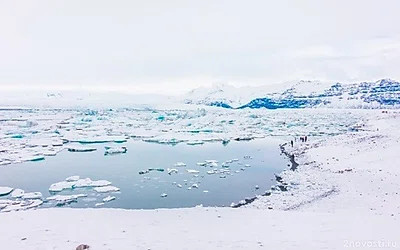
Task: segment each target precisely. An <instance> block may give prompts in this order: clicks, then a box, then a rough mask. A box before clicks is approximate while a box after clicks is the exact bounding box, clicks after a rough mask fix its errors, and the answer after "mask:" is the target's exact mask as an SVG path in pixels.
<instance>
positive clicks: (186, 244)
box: [0, 111, 400, 250]
mask: <svg viewBox="0 0 400 250" xmlns="http://www.w3.org/2000/svg"><path fill="white" fill-rule="evenodd" d="M319 112H320V111H319ZM361 112H364V111H361ZM299 113H300V112H299ZM308 114H309V113H308ZM297 115H298V117H308V119H307V120H310V119H313V117H316V116H315V115H314V116H309V115H306V113H303V115H301V114H297ZM321 117H323V115H322V114H321ZM338 117H339V115H338ZM362 117H363V119H359V121H360V129H361V130H363V131H360V132H354V133H346V134H342V135H338V136H335V137H328V138H321V139H315V138H313V139H312V140H311V141H310V142H308V143H299V142H298V141H297V142H296V143H295V147H293V149H292V148H291V147H288V146H286V149H287V151H289V152H290V153H294V154H295V155H296V161H298V163H299V164H300V166H299V167H298V169H297V170H296V171H291V170H287V171H284V172H283V173H282V174H281V175H280V176H281V177H282V181H281V182H282V183H284V184H282V185H284V186H285V187H286V188H287V189H288V191H276V190H272V191H271V193H272V194H271V195H270V196H266V197H259V199H257V200H256V201H255V202H253V203H252V204H250V205H247V206H245V207H242V208H240V209H229V208H201V207H196V208H192V209H171V210H151V211H138V210H130V211H128V210H109V209H95V210H93V209H86V210H81V209H76V210H75V209H46V210H45V209H39V210H35V211H32V210H31V211H23V212H12V213H3V214H0V225H2V226H1V227H0V242H1V244H2V249H3V248H4V249H27V250H30V249H41V250H42V249H75V247H76V246H77V245H79V244H81V243H86V244H89V245H90V246H91V247H92V248H91V249H94V250H103V249H152V250H153V249H271V248H273V249H346V248H360V249H368V248H373V249H399V248H400V242H399V241H400V237H399V234H398V231H397V229H398V227H399V225H400V221H399V216H400V198H399V197H400V196H399V195H398V192H400V191H399V190H400V182H399V180H400V178H399V175H400V170H399V168H398V164H397V161H398V160H400V158H399V155H398V152H400V143H399V140H400V130H399V129H398V128H399V125H400V113H398V112H396V111H390V112H389V113H388V114H386V113H381V112H380V111H369V113H368V115H367V116H366V115H362ZM310 123H312V121H311V122H310ZM331 123H335V120H331ZM333 127H334V126H333ZM307 128H308V129H310V128H312V125H311V124H310V125H307ZM288 131H292V130H288ZM297 131H298V129H297ZM303 131H306V129H305V128H301V130H300V132H303ZM292 132H293V131H292ZM288 134H292V133H288ZM293 134H297V133H295V132H293ZM286 184H287V185H286ZM279 185H280V184H279ZM277 186H278V185H277ZM5 225H6V226H5Z"/></svg>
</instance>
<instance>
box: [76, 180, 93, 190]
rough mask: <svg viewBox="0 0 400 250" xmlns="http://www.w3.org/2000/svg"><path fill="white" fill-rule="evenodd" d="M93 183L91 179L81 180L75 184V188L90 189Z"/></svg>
mask: <svg viewBox="0 0 400 250" xmlns="http://www.w3.org/2000/svg"><path fill="white" fill-rule="evenodd" d="M92 182H93V181H92V180H91V179H90V178H85V179H79V180H77V181H76V182H75V183H73V182H71V183H73V187H74V188H82V187H89V186H90V184H91V183H92Z"/></svg>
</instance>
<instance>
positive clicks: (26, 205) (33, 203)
mask: <svg viewBox="0 0 400 250" xmlns="http://www.w3.org/2000/svg"><path fill="white" fill-rule="evenodd" d="M42 204H43V201H42V200H27V201H22V202H19V203H17V204H13V205H8V206H7V207H5V208H3V209H2V210H1V212H11V211H19V210H27V209H31V208H34V207H38V206H40V205H42Z"/></svg>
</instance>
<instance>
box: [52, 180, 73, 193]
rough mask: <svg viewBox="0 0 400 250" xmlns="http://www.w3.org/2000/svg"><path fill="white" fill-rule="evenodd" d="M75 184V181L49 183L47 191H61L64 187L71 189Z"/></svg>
mask: <svg viewBox="0 0 400 250" xmlns="http://www.w3.org/2000/svg"><path fill="white" fill-rule="evenodd" d="M74 185H75V182H72V181H61V182H56V183H53V184H51V186H50V188H49V191H50V192H61V191H63V190H64V189H72V188H73V187H74Z"/></svg>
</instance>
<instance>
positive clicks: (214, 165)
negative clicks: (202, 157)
mask: <svg viewBox="0 0 400 250" xmlns="http://www.w3.org/2000/svg"><path fill="white" fill-rule="evenodd" d="M209 165H210V167H212V168H217V167H218V163H216V162H212V163H210V164H209Z"/></svg>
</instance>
